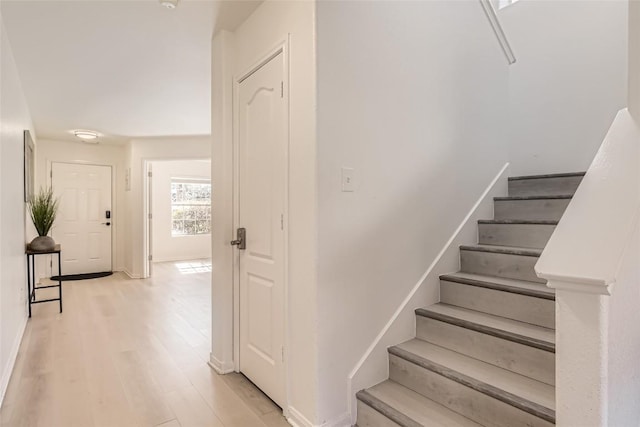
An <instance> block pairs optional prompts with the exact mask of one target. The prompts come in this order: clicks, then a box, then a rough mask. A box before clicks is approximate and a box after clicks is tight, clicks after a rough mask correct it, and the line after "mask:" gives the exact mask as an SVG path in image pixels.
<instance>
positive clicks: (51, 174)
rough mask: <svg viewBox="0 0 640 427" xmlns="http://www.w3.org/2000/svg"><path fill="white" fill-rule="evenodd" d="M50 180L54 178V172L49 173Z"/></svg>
mask: <svg viewBox="0 0 640 427" xmlns="http://www.w3.org/2000/svg"><path fill="white" fill-rule="evenodd" d="M49 178H53V170H50V171H49Z"/></svg>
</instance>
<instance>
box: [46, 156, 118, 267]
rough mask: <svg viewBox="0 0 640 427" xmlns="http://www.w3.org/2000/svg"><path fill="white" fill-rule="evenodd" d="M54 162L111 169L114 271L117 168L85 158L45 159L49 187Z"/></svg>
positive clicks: (114, 256)
mask: <svg viewBox="0 0 640 427" xmlns="http://www.w3.org/2000/svg"><path fill="white" fill-rule="evenodd" d="M54 163H62V164H67V165H84V166H105V167H108V168H110V169H111V271H114V268H113V266H114V265H116V264H117V263H116V260H117V258H116V257H117V256H118V237H117V236H118V225H119V219H120V212H119V211H118V204H117V199H118V198H117V197H116V193H117V190H118V189H117V184H118V180H117V176H116V175H117V172H118V168H117V167H116V165H115V164H108V163H98V162H90V161H85V160H65V161H60V160H51V159H47V184H48V185H49V187H53V177H52V174H53V164H54ZM49 273H51V275H53V272H52V271H49Z"/></svg>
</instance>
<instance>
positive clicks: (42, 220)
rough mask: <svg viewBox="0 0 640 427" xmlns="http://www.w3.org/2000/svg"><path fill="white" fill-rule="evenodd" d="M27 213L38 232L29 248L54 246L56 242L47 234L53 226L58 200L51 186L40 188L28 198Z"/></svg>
mask: <svg viewBox="0 0 640 427" xmlns="http://www.w3.org/2000/svg"><path fill="white" fill-rule="evenodd" d="M28 204H29V214H30V215H31V221H33V225H34V227H35V228H36V231H37V232H38V237H36V238H35V239H33V240H32V241H31V243H30V244H29V248H30V249H31V250H33V251H49V250H52V249H54V248H55V246H56V242H55V241H54V240H53V239H52V238H51V237H49V236H47V234H49V230H51V227H52V226H53V222H54V221H55V219H56V213H57V211H58V200H57V199H56V198H54V197H53V188H51V187H49V188H47V189H46V190H45V189H43V188H40V191H39V192H38V194H36V195H34V196H32V197H31V198H30V199H29V202H28Z"/></svg>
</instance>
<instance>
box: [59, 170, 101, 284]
mask: <svg viewBox="0 0 640 427" xmlns="http://www.w3.org/2000/svg"><path fill="white" fill-rule="evenodd" d="M51 183H52V187H53V191H54V193H55V195H56V197H58V198H59V204H60V208H59V210H58V217H57V219H56V222H55V224H54V226H53V228H52V236H53V238H54V239H55V240H56V242H57V243H60V245H61V248H62V273H63V274H78V273H95V272H100V271H111V226H110V225H106V223H107V222H109V223H111V222H112V219H106V218H105V212H106V211H107V210H111V167H110V166H94V165H81V164H71V163H53V164H52V165H51Z"/></svg>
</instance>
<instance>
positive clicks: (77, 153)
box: [36, 139, 127, 271]
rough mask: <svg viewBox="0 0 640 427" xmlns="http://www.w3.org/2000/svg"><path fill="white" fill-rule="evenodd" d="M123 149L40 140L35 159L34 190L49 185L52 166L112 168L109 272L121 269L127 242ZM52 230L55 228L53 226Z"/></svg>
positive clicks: (119, 147)
mask: <svg viewBox="0 0 640 427" xmlns="http://www.w3.org/2000/svg"><path fill="white" fill-rule="evenodd" d="M124 161H125V147H124V146H120V145H104V144H98V145H95V144H84V143H81V142H67V141H54V140H48V139H47V140H45V139H41V140H39V141H38V152H37V155H36V170H37V175H38V178H37V179H36V189H37V188H39V187H40V186H42V187H48V186H49V185H51V179H50V178H49V173H50V172H51V163H52V162H64V163H82V164H93V165H105V166H111V180H112V186H111V187H112V188H111V200H112V205H111V210H112V216H111V223H112V236H111V241H112V257H111V259H112V268H113V270H114V271H122V270H123V269H124V259H125V258H124V245H125V241H126V234H125V223H126V221H127V219H126V216H125V215H124V203H125V202H124V170H125V167H124V165H125V163H124ZM54 226H55V225H54Z"/></svg>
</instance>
